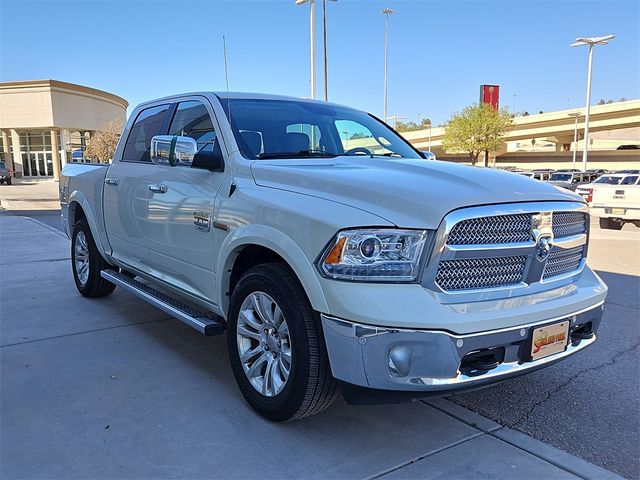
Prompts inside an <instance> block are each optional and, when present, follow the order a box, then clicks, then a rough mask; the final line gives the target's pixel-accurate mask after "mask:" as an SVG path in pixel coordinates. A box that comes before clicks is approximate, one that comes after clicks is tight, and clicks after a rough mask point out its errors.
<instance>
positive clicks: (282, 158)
mask: <svg viewBox="0 0 640 480" xmlns="http://www.w3.org/2000/svg"><path fill="white" fill-rule="evenodd" d="M345 132H346V134H345ZM355 139H357V142H356V141H355ZM354 145H355V146H354ZM363 145H366V146H363ZM60 198H61V204H62V222H63V225H64V229H65V231H66V232H67V234H68V236H69V237H70V239H71V255H72V260H71V263H72V270H73V277H74V280H75V284H76V287H77V289H78V291H79V292H80V293H81V294H82V295H84V296H86V297H101V296H105V295H108V294H110V293H111V292H112V291H113V290H114V289H115V288H116V286H119V287H121V288H123V289H125V290H127V291H128V292H131V293H132V294H134V295H137V296H138V297H140V298H141V299H143V300H144V301H146V302H149V303H151V304H152V305H155V306H156V307H158V308H160V309H162V310H164V311H165V312H168V313H170V314H171V315H173V316H174V317H176V318H177V319H179V320H181V321H182V322H184V323H186V324H187V325H189V326H191V327H193V328H195V329H196V330H198V331H199V332H201V333H203V334H205V335H215V334H226V337H227V342H228V351H229V356H230V361H231V366H232V368H233V372H234V375H235V378H236V381H237V383H238V386H239V388H240V391H241V392H242V394H243V395H244V397H245V398H246V400H247V401H248V403H249V404H250V405H251V406H252V407H253V408H255V409H256V410H257V411H258V412H260V413H261V414H262V415H264V416H265V417H267V418H270V419H272V420H278V421H284V420H291V419H296V418H301V417H304V416H307V415H312V414H315V413H317V412H319V411H321V410H323V409H325V408H326V407H328V406H329V405H330V404H331V402H332V400H333V398H334V396H335V394H336V389H337V387H338V386H340V388H341V390H342V392H343V394H344V395H345V397H346V399H347V400H348V401H349V402H352V403H357V402H362V401H368V402H381V401H390V400H397V399H398V398H406V399H411V398H422V397H425V396H432V395H444V394H447V393H450V392H455V391H462V390H466V389H472V388H477V387H480V386H484V385H488V384H491V383H494V382H498V381H502V380H505V379H508V378H511V377H515V376H518V375H521V374H523V373H526V372H530V371H533V370H536V369H539V368H541V367H544V366H547V365H550V364H552V363H554V362H556V361H559V360H561V359H563V358H566V357H568V356H570V355H573V354H575V353H576V352H579V351H581V350H583V349H584V348H585V347H587V346H589V345H591V344H592V343H593V342H594V341H595V339H596V333H597V330H598V327H599V325H600V321H601V318H602V311H603V308H604V306H603V305H604V301H605V297H606V295H607V287H606V286H605V284H604V283H603V282H602V280H600V278H599V277H598V276H597V275H596V274H595V273H594V272H593V271H592V270H591V269H590V268H589V267H588V266H587V265H586V257H587V246H588V234H589V228H588V225H589V214H588V209H587V205H586V203H585V202H584V200H583V199H581V198H580V197H579V196H577V195H575V194H574V193H572V192H570V191H563V190H560V189H557V188H554V187H552V186H550V185H547V184H545V183H542V182H538V181H534V180H531V179H528V178H525V177H522V176H520V175H514V174H512V173H508V172H500V171H496V170H494V169H488V168H487V169H479V168H471V167H466V166H462V165H456V164H454V163H448V162H441V161H427V160H425V159H424V158H423V157H422V155H421V154H420V152H418V151H417V150H415V149H414V148H413V147H412V146H411V145H410V144H409V143H408V142H407V141H406V140H404V139H403V138H402V137H400V136H399V135H397V134H396V133H395V132H394V131H393V130H392V129H390V128H389V127H388V126H387V125H386V124H384V123H383V122H381V121H380V120H378V119H376V118H375V117H373V116H371V115H369V114H367V113H364V112H361V111H358V110H354V109H351V108H347V107H343V106H340V105H335V104H331V103H325V102H317V101H312V100H300V99H294V98H288V97H277V96H268V95H252V94H233V93H231V94H228V93H208V92H205V93H195V94H186V95H177V96H173V97H168V98H163V99H160V100H155V101H152V102H148V103H144V104H142V105H140V106H138V107H137V108H136V109H135V110H134V111H133V112H132V115H131V117H130V119H129V121H128V123H127V125H126V127H125V129H124V132H123V134H122V137H121V138H120V142H119V144H118V146H117V149H116V152H115V155H114V159H113V163H112V164H111V165H109V166H102V165H89V164H87V165H80V164H67V165H66V166H65V168H64V170H63V172H62V178H61V180H60ZM202 361H203V362H205V361H207V360H206V359H204V358H203V359H202ZM168 388H171V387H170V386H168Z"/></svg>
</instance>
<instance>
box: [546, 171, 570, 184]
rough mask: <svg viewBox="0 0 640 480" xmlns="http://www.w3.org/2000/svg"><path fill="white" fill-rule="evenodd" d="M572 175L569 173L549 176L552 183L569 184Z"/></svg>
mask: <svg viewBox="0 0 640 480" xmlns="http://www.w3.org/2000/svg"><path fill="white" fill-rule="evenodd" d="M571 177H572V175H571V174H570V173H554V174H552V175H551V181H552V182H570V181H571Z"/></svg>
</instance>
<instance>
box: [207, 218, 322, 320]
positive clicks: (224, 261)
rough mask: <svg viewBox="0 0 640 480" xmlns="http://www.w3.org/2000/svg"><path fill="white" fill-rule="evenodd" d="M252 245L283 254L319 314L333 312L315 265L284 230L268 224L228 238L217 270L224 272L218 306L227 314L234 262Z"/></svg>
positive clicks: (242, 229) (248, 227) (243, 229)
mask: <svg viewBox="0 0 640 480" xmlns="http://www.w3.org/2000/svg"><path fill="white" fill-rule="evenodd" d="M248 245H259V246H262V247H265V248H268V249H270V250H272V251H274V252H275V253H277V254H278V255H280V256H281V257H282V258H283V259H284V260H285V261H286V262H287V263H288V264H289V267H291V269H292V270H293V272H294V273H295V274H296V276H297V277H298V280H300V283H301V284H302V287H303V288H304V291H305V292H306V294H307V297H308V298H309V301H310V302H311V306H312V307H313V309H314V310H316V311H319V312H328V311H329V309H328V306H327V301H326V299H325V297H324V293H323V291H322V287H321V285H320V282H319V280H318V276H317V274H316V272H315V270H314V267H313V263H312V261H310V260H309V259H308V258H307V256H306V255H305V254H304V252H303V251H302V250H301V249H300V247H299V246H298V245H297V244H296V243H295V242H294V241H293V240H292V239H291V238H290V237H288V236H287V235H286V234H284V233H283V232H281V231H280V230H277V229H275V228H272V227H268V226H266V225H246V226H243V227H239V228H235V229H234V230H233V231H232V233H230V234H229V235H228V236H227V237H226V238H225V239H224V241H223V243H222V245H221V247H220V251H219V256H218V261H217V265H216V271H217V272H220V275H218V278H219V279H220V280H219V281H220V283H219V284H218V286H217V288H216V293H217V295H218V298H217V299H216V300H217V301H216V303H217V304H218V305H221V306H222V308H223V310H224V311H225V312H228V309H229V297H228V296H227V295H226V291H227V285H229V281H230V277H231V269H232V268H233V262H234V261H235V259H236V256H237V254H238V252H240V251H241V250H242V249H243V248H244V247H246V246H248Z"/></svg>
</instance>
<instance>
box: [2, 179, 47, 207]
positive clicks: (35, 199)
mask: <svg viewBox="0 0 640 480" xmlns="http://www.w3.org/2000/svg"><path fill="white" fill-rule="evenodd" d="M0 207H2V208H3V209H5V210H25V211H27V210H59V209H60V200H59V197H58V182H56V181H54V180H52V179H29V178H14V179H13V185H0Z"/></svg>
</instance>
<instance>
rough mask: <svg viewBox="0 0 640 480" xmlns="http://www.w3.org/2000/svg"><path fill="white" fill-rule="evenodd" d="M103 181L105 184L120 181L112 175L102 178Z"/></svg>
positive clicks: (115, 183) (114, 183)
mask: <svg viewBox="0 0 640 480" xmlns="http://www.w3.org/2000/svg"><path fill="white" fill-rule="evenodd" d="M104 183H106V184H107V185H118V183H120V180H118V179H117V178H114V177H107V178H105V179H104Z"/></svg>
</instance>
